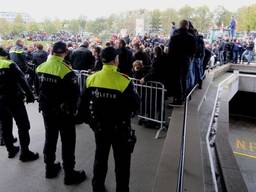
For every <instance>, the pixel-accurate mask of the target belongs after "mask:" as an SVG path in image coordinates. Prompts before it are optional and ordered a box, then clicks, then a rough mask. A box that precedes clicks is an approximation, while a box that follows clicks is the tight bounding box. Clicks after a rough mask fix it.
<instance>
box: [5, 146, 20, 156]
mask: <svg viewBox="0 0 256 192" xmlns="http://www.w3.org/2000/svg"><path fill="white" fill-rule="evenodd" d="M19 151H20V148H19V147H16V146H13V148H12V149H11V150H9V151H8V158H9V159H12V158H14V157H15V156H16V155H17V153H18V152H19Z"/></svg>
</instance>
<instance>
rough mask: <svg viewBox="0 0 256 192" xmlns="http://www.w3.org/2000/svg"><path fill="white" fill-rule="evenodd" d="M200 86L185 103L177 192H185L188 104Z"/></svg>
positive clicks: (187, 97) (190, 93)
mask: <svg viewBox="0 0 256 192" xmlns="http://www.w3.org/2000/svg"><path fill="white" fill-rule="evenodd" d="M197 87H198V84H196V85H195V86H194V87H193V89H192V90H191V91H190V92H189V94H188V95H187V96H186V100H185V103H184V116H183V128H182V138H181V149H180V159H179V169H178V174H179V175H178V180H177V189H176V191H177V192H183V181H184V164H185V151H186V135H187V113H188V102H189V98H190V96H191V95H192V94H193V93H194V91H195V90H196V88H197Z"/></svg>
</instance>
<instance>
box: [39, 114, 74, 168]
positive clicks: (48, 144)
mask: <svg viewBox="0 0 256 192" xmlns="http://www.w3.org/2000/svg"><path fill="white" fill-rule="evenodd" d="M43 119H44V125H45V145H44V162H45V164H46V165H49V166H51V165H53V164H54V162H55V159H56V155H55V153H56V147H57V141H58V137H59V134H60V137H61V142H62V159H63V168H64V170H65V172H69V171H72V170H73V169H74V166H75V145H76V129H75V121H74V117H73V116H72V115H67V114H65V113H62V112H56V111H55V112H54V111H51V110H43Z"/></svg>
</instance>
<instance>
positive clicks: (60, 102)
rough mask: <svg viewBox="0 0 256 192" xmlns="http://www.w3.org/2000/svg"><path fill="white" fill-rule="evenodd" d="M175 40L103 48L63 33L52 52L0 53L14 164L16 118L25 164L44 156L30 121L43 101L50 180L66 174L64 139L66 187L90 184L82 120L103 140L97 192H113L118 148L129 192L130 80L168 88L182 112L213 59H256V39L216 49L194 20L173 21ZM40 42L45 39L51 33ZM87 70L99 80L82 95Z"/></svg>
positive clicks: (1, 110) (112, 43)
mask: <svg viewBox="0 0 256 192" xmlns="http://www.w3.org/2000/svg"><path fill="white" fill-rule="evenodd" d="M170 34H171V35H170V38H169V39H166V38H162V37H158V36H149V35H147V34H145V36H143V37H133V38H130V37H129V36H126V37H125V38H120V37H118V36H113V37H112V38H111V39H110V40H109V41H108V42H106V44H105V45H102V42H90V41H88V40H85V41H83V39H82V38H81V37H78V36H75V37H73V36H69V34H66V33H60V34H58V35H52V36H51V37H53V39H51V40H56V41H57V42H56V43H54V44H53V45H51V46H49V47H47V48H44V47H43V45H42V44H39V43H35V44H31V45H30V46H28V47H25V45H24V42H23V41H22V40H17V41H16V44H15V45H14V46H12V47H2V48H0V56H1V57H0V141H1V142H0V143H1V145H5V146H6V148H7V151H8V157H9V158H14V157H15V156H16V155H17V153H18V152H19V147H17V146H14V142H16V139H15V138H14V137H13V134H12V123H11V122H12V121H11V120H12V118H14V119H15V121H16V123H17V127H18V130H19V131H18V134H19V140H20V146H21V155H20V160H21V161H24V162H27V161H33V160H36V159H38V158H39V154H37V153H33V152H31V151H30V150H29V141H30V139H29V138H30V136H29V129H30V123H29V120H28V114H27V112H26V108H25V105H24V102H23V100H24V98H26V101H27V102H28V103H29V102H33V101H34V99H35V96H36V97H38V102H39V110H40V111H41V112H42V116H43V119H44V125H45V133H46V134H45V145H44V162H45V166H46V178H49V179H50V178H54V177H57V176H58V173H59V171H60V169H61V165H60V163H58V162H55V152H56V145H57V140H58V134H59V133H60V136H61V140H62V159H63V168H64V171H65V178H64V183H65V184H67V185H71V184H78V183H81V182H83V181H84V180H85V179H86V174H85V172H84V171H76V170H75V169H74V167H75V143H76V139H75V138H76V137H75V134H76V133H75V122H78V121H79V122H80V123H84V122H85V123H87V124H89V125H90V127H91V128H92V130H93V131H94V133H95V141H96V152H95V161H94V172H93V173H94V176H93V181H92V185H93V191H94V192H104V190H105V186H104V182H105V178H106V173H107V161H108V155H109V150H110V147H111V146H112V147H113V152H114V157H115V166H116V182H117V190H116V191H117V192H128V191H129V177H130V161H131V153H132V151H133V147H134V145H135V142H136V137H135V135H134V130H132V129H131V116H132V114H133V113H135V112H136V109H137V108H138V107H139V104H140V103H139V96H138V95H137V93H136V92H135V91H134V88H133V83H132V81H131V79H130V78H135V79H138V80H139V82H140V83H141V84H145V83H146V82H148V81H157V82H161V83H162V84H163V85H165V88H166V89H167V95H166V98H167V97H172V98H173V101H172V102H171V103H170V105H171V106H181V105H183V103H184V100H185V98H186V96H187V95H188V93H189V92H190V91H191V90H192V89H193V87H194V86H195V85H196V84H198V85H199V88H202V82H203V79H204V78H205V70H206V67H207V65H208V64H209V62H210V61H211V60H212V58H215V60H214V61H213V63H215V62H220V63H221V64H224V63H227V62H234V63H237V62H239V61H240V62H243V59H245V60H246V61H247V62H248V63H250V62H251V61H252V57H253V49H254V44H253V41H252V39H249V40H248V42H247V44H244V43H243V42H240V41H239V40H236V39H233V40H231V41H229V40H228V39H227V40H221V39H220V40H219V41H217V42H215V43H213V44H212V45H209V44H207V43H205V41H204V38H203V36H202V35H200V34H199V32H198V31H197V30H196V29H195V28H194V26H193V24H192V23H191V22H190V21H187V20H182V21H181V22H180V26H179V28H176V27H175V23H173V26H172V31H171V33H170ZM32 38H33V39H37V38H38V40H44V35H43V34H42V36H41V35H36V36H35V37H34V36H33V37H32ZM79 38H80V39H79ZM77 39H79V41H77ZM65 42H66V43H65ZM79 42H80V44H79ZM78 44H79V46H78ZM81 70H86V71H88V73H91V74H92V75H90V76H89V77H88V78H87V79H86V82H85V87H83V90H82V92H81V90H79V88H78V82H77V76H76V73H75V71H81ZM24 74H26V76H27V79H26V78H25V75H24ZM14 79H15V81H14ZM31 90H34V92H33V93H32V91H31ZM140 99H143V98H140Z"/></svg>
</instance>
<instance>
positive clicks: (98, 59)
mask: <svg viewBox="0 0 256 192" xmlns="http://www.w3.org/2000/svg"><path fill="white" fill-rule="evenodd" d="M101 51H102V50H101V48H100V47H94V48H93V56H94V58H95V63H94V66H93V68H92V71H100V70H101V69H102V66H103V63H102V60H101V56H100V55H101Z"/></svg>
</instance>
